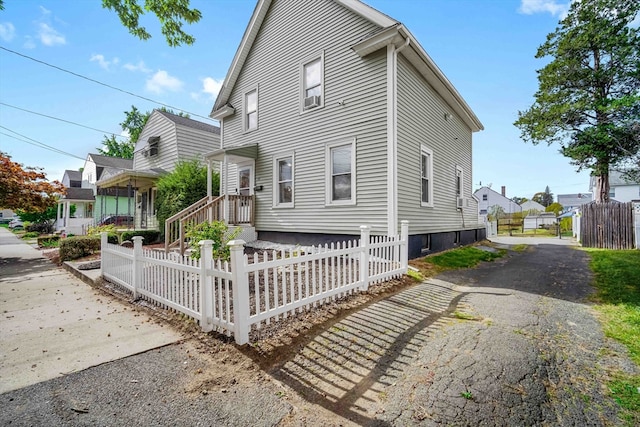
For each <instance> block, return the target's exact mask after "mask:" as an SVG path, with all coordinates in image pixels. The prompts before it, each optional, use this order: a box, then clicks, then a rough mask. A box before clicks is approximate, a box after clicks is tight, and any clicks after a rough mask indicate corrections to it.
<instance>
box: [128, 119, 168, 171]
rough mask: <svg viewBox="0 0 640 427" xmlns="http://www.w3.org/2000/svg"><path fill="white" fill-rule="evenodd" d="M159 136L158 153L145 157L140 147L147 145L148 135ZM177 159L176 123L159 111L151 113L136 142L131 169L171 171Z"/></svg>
mask: <svg viewBox="0 0 640 427" xmlns="http://www.w3.org/2000/svg"><path fill="white" fill-rule="evenodd" d="M153 136H159V137H160V142H159V143H158V155H157V156H154V157H145V156H143V155H142V152H141V151H140V147H144V146H146V145H147V140H148V139H149V138H150V137H153ZM177 161H178V146H177V139H176V125H175V123H173V122H172V121H171V120H169V119H167V118H166V117H164V116H163V115H162V114H160V113H155V112H154V113H151V117H149V120H148V121H147V124H146V125H145V127H144V129H143V131H142V133H141V134H140V137H139V138H138V143H137V144H136V152H135V153H134V155H133V169H134V170H145V169H153V168H161V169H164V170H166V171H168V172H171V171H172V170H173V168H174V166H175V164H176V162H177Z"/></svg>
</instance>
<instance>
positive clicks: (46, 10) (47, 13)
mask: <svg viewBox="0 0 640 427" xmlns="http://www.w3.org/2000/svg"><path fill="white" fill-rule="evenodd" d="M40 12H42V14H43V15H51V11H50V10H49V9H47V8H46V7H44V6H40Z"/></svg>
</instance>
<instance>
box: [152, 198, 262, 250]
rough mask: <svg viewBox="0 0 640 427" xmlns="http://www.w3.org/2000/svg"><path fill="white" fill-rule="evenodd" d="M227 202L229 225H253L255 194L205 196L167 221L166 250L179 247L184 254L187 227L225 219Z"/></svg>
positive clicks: (227, 220)
mask: <svg viewBox="0 0 640 427" xmlns="http://www.w3.org/2000/svg"><path fill="white" fill-rule="evenodd" d="M225 202H226V203H228V207H229V216H228V218H227V219H226V222H227V223H228V224H229V225H243V224H249V225H253V223H254V201H253V196H240V195H229V196H220V197H218V198H216V199H213V200H211V201H209V199H208V197H205V198H203V199H201V200H199V201H197V202H196V203H194V204H193V205H191V206H189V207H188V208H186V209H183V210H182V211H180V212H178V213H177V214H175V215H173V216H172V217H171V218H169V219H168V220H167V221H166V222H165V240H164V242H165V244H164V247H165V251H166V252H168V251H169V250H170V249H171V248H175V247H177V248H179V249H180V253H181V254H184V251H185V249H186V230H187V228H188V227H190V226H193V225H196V224H200V223H202V222H205V221H223V220H224V219H225V215H224V210H225Z"/></svg>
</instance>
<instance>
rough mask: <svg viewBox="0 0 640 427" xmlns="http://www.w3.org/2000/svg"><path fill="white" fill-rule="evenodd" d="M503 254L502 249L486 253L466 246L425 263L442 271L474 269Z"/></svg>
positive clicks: (434, 257)
mask: <svg viewBox="0 0 640 427" xmlns="http://www.w3.org/2000/svg"><path fill="white" fill-rule="evenodd" d="M505 253H506V251H505V250H504V249H500V250H498V251H497V252H488V251H483V250H481V249H477V248H474V247H473V246H467V247H464V248H459V249H454V250H452V251H449V252H445V253H442V254H440V255H434V256H431V257H427V258H426V259H425V261H427V262H429V263H431V264H434V265H436V266H438V267H441V268H443V269H450V268H470V267H475V266H476V265H478V264H479V263H480V262H481V261H493V260H494V259H496V258H500V257H502V256H503V255H504V254H505Z"/></svg>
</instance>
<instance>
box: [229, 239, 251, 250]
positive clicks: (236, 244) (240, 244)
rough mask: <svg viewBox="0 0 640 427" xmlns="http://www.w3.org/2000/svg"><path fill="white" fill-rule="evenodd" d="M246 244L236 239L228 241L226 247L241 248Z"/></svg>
mask: <svg viewBox="0 0 640 427" xmlns="http://www.w3.org/2000/svg"><path fill="white" fill-rule="evenodd" d="M246 243H247V242H245V241H244V240H242V239H237V240H231V241H229V243H227V246H230V247H231V249H235V248H241V247H243V246H244V245H245V244H246Z"/></svg>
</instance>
